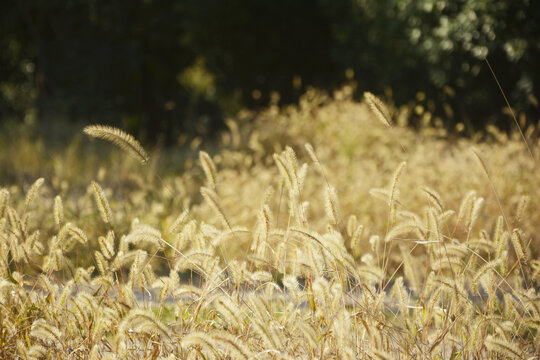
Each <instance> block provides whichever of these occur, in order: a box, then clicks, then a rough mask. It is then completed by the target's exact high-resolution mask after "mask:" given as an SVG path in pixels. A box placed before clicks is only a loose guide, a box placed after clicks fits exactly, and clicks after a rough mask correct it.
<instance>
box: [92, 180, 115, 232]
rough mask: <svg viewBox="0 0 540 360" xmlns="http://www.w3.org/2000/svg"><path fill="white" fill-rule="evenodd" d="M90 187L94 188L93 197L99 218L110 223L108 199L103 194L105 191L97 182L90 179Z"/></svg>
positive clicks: (110, 214) (110, 212)
mask: <svg viewBox="0 0 540 360" xmlns="http://www.w3.org/2000/svg"><path fill="white" fill-rule="evenodd" d="M92 188H93V189H94V199H95V201H96V205H97V207H98V209H99V214H100V215H101V219H102V220H103V222H105V223H107V224H111V219H112V211H111V207H110V205H109V201H108V200H107V196H106V195H105V191H103V189H102V188H101V186H99V184H98V183H96V182H95V181H92Z"/></svg>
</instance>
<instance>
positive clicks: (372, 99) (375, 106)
mask: <svg viewBox="0 0 540 360" xmlns="http://www.w3.org/2000/svg"><path fill="white" fill-rule="evenodd" d="M364 98H365V99H366V103H367V105H368V106H369V110H371V112H372V113H373V114H374V115H375V117H376V118H377V120H379V121H380V122H381V123H383V124H384V125H385V126H388V127H392V118H391V116H390V112H389V111H388V109H387V107H386V106H385V105H384V103H383V102H382V101H381V100H380V99H379V98H378V97H376V96H375V95H373V94H372V93H370V92H365V93H364Z"/></svg>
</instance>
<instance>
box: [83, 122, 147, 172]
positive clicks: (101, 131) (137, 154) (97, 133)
mask: <svg viewBox="0 0 540 360" xmlns="http://www.w3.org/2000/svg"><path fill="white" fill-rule="evenodd" d="M83 132H84V133H85V134H86V135H89V136H91V137H95V138H99V139H103V140H106V141H109V142H111V143H113V144H114V145H116V146H118V147H119V148H121V149H122V150H125V151H127V152H128V153H129V154H131V155H132V156H133V157H134V158H136V159H137V160H139V161H140V162H141V163H142V164H143V165H145V164H148V161H149V157H148V154H147V153H146V151H145V150H144V148H143V147H142V146H141V144H140V143H139V142H138V141H137V140H135V138H134V137H133V136H131V135H130V134H127V133H125V132H123V131H122V130H120V129H117V128H114V127H111V126H106V125H90V126H87V127H85V128H84V129H83Z"/></svg>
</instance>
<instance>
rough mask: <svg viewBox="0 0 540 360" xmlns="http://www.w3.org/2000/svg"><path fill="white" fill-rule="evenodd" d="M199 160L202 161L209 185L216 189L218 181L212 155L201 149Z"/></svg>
mask: <svg viewBox="0 0 540 360" xmlns="http://www.w3.org/2000/svg"><path fill="white" fill-rule="evenodd" d="M199 161H200V162H201V165H202V168H203V171H204V174H205V176H206V181H207V182H208V186H209V187H210V188H212V189H215V188H216V183H217V180H216V179H217V169H216V165H215V164H214V162H213V161H212V158H211V157H210V155H208V153H207V152H205V151H199Z"/></svg>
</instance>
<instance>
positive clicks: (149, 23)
mask: <svg viewBox="0 0 540 360" xmlns="http://www.w3.org/2000/svg"><path fill="white" fill-rule="evenodd" d="M538 18H540V3H539V2H537V1H532V0H503V1H495V0H461V1H450V0H386V1H377V0H316V1H309V0H296V1H288V0H261V1H255V2H254V1H248V0H231V1H226V2H224V1H220V0H184V1H173V0H136V1H133V0H118V1H114V2H111V1H104V0H49V1H43V0H27V1H17V0H7V1H3V2H1V4H0V46H1V48H2V51H1V52H0V115H1V117H2V119H7V118H9V117H13V118H17V119H20V118H23V117H26V119H27V120H32V119H37V120H38V121H47V120H49V119H65V120H70V121H80V120H93V121H98V120H99V122H101V123H103V122H105V123H110V124H116V125H118V124H119V123H122V126H124V127H125V128H128V129H129V130H130V131H134V132H138V133H141V132H142V133H144V134H146V136H147V137H148V138H155V137H156V136H157V135H158V134H159V133H166V134H167V135H168V137H169V140H171V139H174V138H175V136H177V135H178V134H179V133H180V132H187V133H191V134H196V133H199V134H204V133H205V132H206V131H208V129H213V128H215V127H216V126H217V125H219V123H220V121H221V119H222V118H223V117H224V115H228V114H232V113H234V112H236V111H237V110H238V109H240V108H241V107H243V106H248V107H257V106H261V105H265V104H267V103H268V101H269V98H270V95H271V93H272V92H273V91H276V92H278V93H279V94H280V96H281V100H282V101H283V102H291V101H295V100H296V99H297V97H298V96H299V95H300V94H302V93H303V92H304V90H305V88H306V87H307V86H317V87H321V88H324V89H329V90H331V89H334V88H336V87H338V86H340V85H341V84H342V83H343V82H345V81H349V80H353V81H355V82H356V83H357V84H358V86H359V88H360V89H362V90H368V91H371V92H374V93H378V94H382V93H383V92H384V90H385V88H388V87H390V88H391V89H392V94H393V100H394V101H395V102H396V103H397V104H404V103H407V102H409V101H411V99H415V98H417V100H419V101H423V102H424V104H423V106H426V107H429V108H430V111H431V112H433V113H436V114H438V115H440V116H441V118H442V119H443V120H445V121H446V124H447V125H452V124H454V123H456V122H462V121H465V122H467V121H468V122H469V123H470V124H472V125H476V126H482V125H484V124H485V123H486V122H499V125H500V124H501V122H502V121H507V120H508V119H506V118H505V117H504V116H503V115H502V113H501V108H502V107H503V106H504V101H503V99H502V97H501V96H500V94H499V90H498V88H497V86H496V84H495V82H494V80H493V77H492V75H491V73H490V72H489V69H488V67H487V66H486V64H485V62H484V57H486V56H487V57H488V59H489V60H490V62H491V63H492V65H493V67H494V69H495V71H496V72H497V75H498V76H499V78H500V80H501V84H502V86H503V88H504V90H505V91H506V92H507V94H508V95H509V98H510V102H511V104H512V105H513V106H515V107H516V108H518V109H519V110H520V111H522V112H523V113H524V114H526V115H528V119H529V121H532V122H536V121H538V116H539V114H540V111H539V108H538V86H539V84H540V70H539V69H538V66H537V64H538V63H539V61H540V54H539V53H540V41H539V40H538V39H539V38H540V36H539V35H540V29H539V26H540V25H538ZM419 92H420V94H418V93H419ZM422 94H426V95H425V96H424V95H422ZM417 95H419V96H417Z"/></svg>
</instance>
